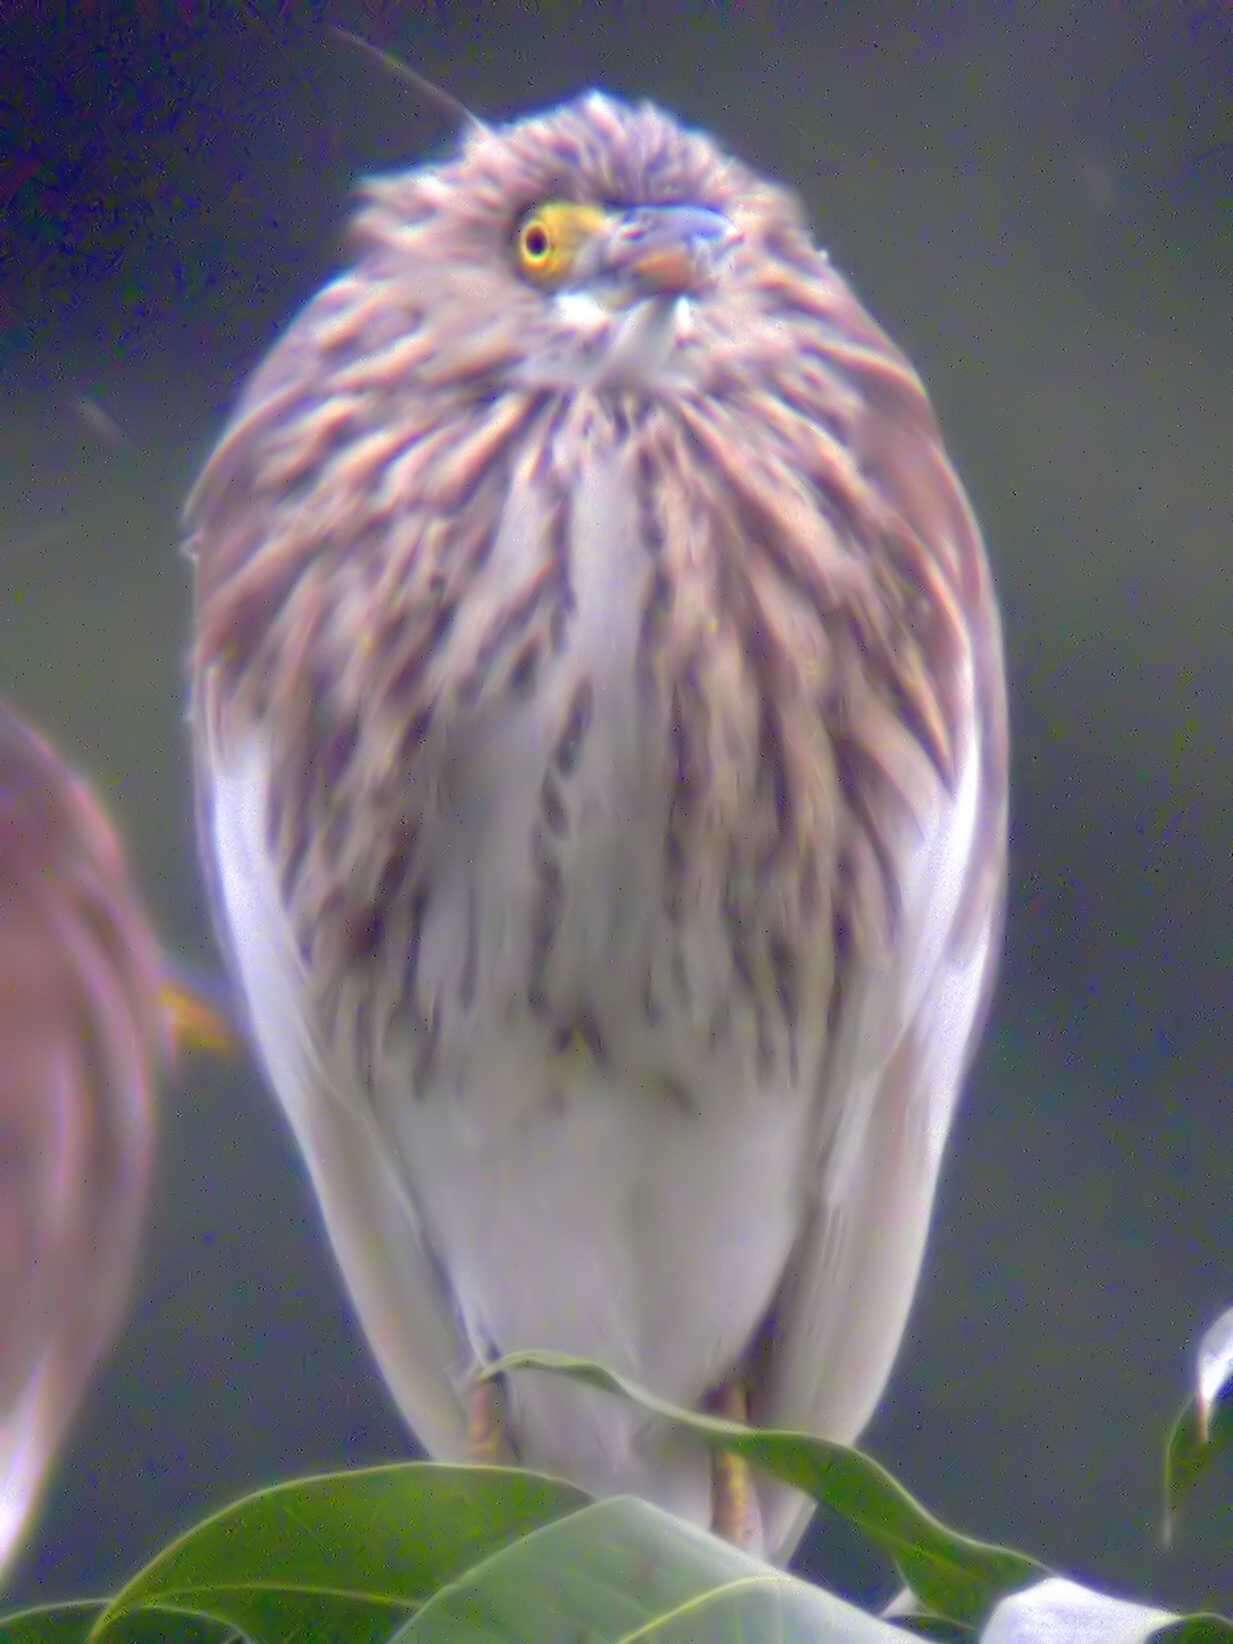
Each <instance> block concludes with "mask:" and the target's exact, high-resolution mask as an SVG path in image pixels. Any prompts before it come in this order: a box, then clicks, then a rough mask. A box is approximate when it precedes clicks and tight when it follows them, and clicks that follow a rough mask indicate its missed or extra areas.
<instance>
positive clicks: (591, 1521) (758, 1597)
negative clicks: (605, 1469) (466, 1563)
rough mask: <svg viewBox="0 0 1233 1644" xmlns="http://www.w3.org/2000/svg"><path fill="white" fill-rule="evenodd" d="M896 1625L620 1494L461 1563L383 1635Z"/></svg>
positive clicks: (833, 1638) (517, 1640)
mask: <svg viewBox="0 0 1233 1644" xmlns="http://www.w3.org/2000/svg"><path fill="white" fill-rule="evenodd" d="M905 1636H906V1635H905V1634H903V1633H900V1632H898V1631H896V1629H895V1628H893V1627H891V1626H889V1625H888V1624H887V1623H886V1622H884V1621H877V1620H875V1619H874V1618H873V1617H872V1616H867V1615H864V1614H863V1613H862V1612H861V1611H859V1610H856V1609H853V1607H852V1606H851V1605H849V1604H845V1603H844V1602H843V1600H842V1599H838V1598H835V1597H833V1596H832V1595H830V1594H829V1593H824V1592H821V1591H820V1590H819V1589H817V1588H815V1587H810V1586H808V1585H807V1584H806V1583H805V1582H803V1581H798V1580H796V1579H795V1577H793V1576H788V1575H785V1574H784V1573H783V1572H782V1571H780V1570H776V1569H774V1568H773V1567H772V1566H771V1565H769V1564H763V1563H761V1562H760V1561H759V1560H757V1559H754V1558H750V1557H749V1555H748V1554H747V1553H742V1552H740V1551H738V1549H737V1548H735V1547H732V1546H730V1545H729V1544H728V1543H727V1542H724V1541H720V1540H719V1539H718V1538H717V1537H715V1536H711V1535H707V1534H705V1533H704V1532H703V1531H701V1530H698V1529H695V1528H694V1527H693V1526H692V1525H688V1524H683V1523H682V1522H681V1521H680V1520H679V1519H676V1518H673V1517H672V1516H671V1515H670V1514H668V1513H665V1512H663V1511H662V1510H661V1509H660V1508H658V1507H652V1506H651V1505H650V1504H649V1503H648V1502H645V1501H639V1500H637V1499H636V1498H634V1497H632V1496H621V1497H617V1498H616V1499H613V1500H609V1501H602V1502H598V1503H596V1504H595V1505H594V1506H591V1507H587V1508H585V1509H583V1510H582V1511H581V1512H578V1513H575V1514H573V1515H572V1516H571V1517H570V1518H567V1519H560V1520H558V1521H557V1522H556V1523H554V1524H550V1525H548V1526H546V1527H545V1528H544V1529H542V1530H537V1531H536V1532H535V1533H534V1534H532V1535H529V1536H526V1537H524V1539H523V1540H521V1541H519V1542H516V1543H514V1544H513V1545H512V1546H508V1547H506V1548H504V1549H503V1550H502V1551H501V1552H499V1553H494V1554H493V1556H492V1557H491V1558H487V1559H485V1560H483V1561H482V1562H481V1563H479V1564H474V1565H472V1567H471V1568H470V1569H469V1570H468V1571H467V1572H466V1574H465V1575H463V1576H461V1577H460V1578H459V1579H458V1580H457V1581H455V1582H452V1583H450V1585H448V1586H447V1587H445V1588H443V1589H442V1591H441V1592H439V1593H438V1594H437V1596H436V1597H435V1598H433V1599H430V1600H429V1602H428V1603H426V1604H425V1605H424V1607H423V1608H422V1609H421V1610H420V1611H419V1613H418V1614H417V1615H416V1616H415V1617H414V1618H413V1619H412V1620H410V1621H408V1622H407V1623H406V1625H405V1626H404V1627H402V1628H400V1630H399V1631H398V1632H397V1633H396V1634H395V1635H394V1638H393V1639H392V1640H391V1644H524V1641H526V1640H535V1641H536V1644H540V1641H544V1644H547V1641H549V1640H569V1641H570V1644H575V1641H576V1644H633V1641H634V1640H638V1641H639V1644H652V1641H654V1644H698V1641H699V1640H700V1639H705V1640H706V1641H707V1644H728V1641H731V1644H737V1641H738V1640H739V1641H740V1644H758V1641H759V1640H762V1639H767V1640H774V1641H775V1644H806V1641H809V1644H814V1641H818V1640H827V1641H828V1644H904V1640H905Z"/></svg>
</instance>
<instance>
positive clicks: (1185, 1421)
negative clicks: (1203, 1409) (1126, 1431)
mask: <svg viewBox="0 0 1233 1644" xmlns="http://www.w3.org/2000/svg"><path fill="white" fill-rule="evenodd" d="M1230 1446H1233V1400H1229V1399H1225V1400H1223V1401H1222V1402H1221V1403H1219V1404H1217V1405H1216V1406H1215V1408H1214V1410H1213V1412H1212V1415H1211V1418H1210V1420H1209V1422H1208V1427H1207V1437H1206V1439H1204V1438H1203V1436H1202V1433H1201V1431H1200V1421H1199V1406H1198V1400H1197V1399H1187V1401H1186V1403H1185V1404H1184V1405H1183V1406H1182V1408H1181V1410H1180V1411H1179V1412H1178V1414H1177V1419H1176V1420H1175V1421H1174V1423H1173V1426H1172V1427H1171V1428H1170V1429H1169V1436H1168V1438H1167V1440H1166V1441H1165V1457H1164V1503H1165V1512H1164V1524H1163V1526H1162V1532H1163V1537H1164V1542H1165V1545H1166V1546H1168V1544H1169V1542H1170V1541H1171V1540H1172V1539H1173V1529H1174V1525H1175V1523H1176V1519H1177V1514H1178V1511H1179V1509H1180V1507H1181V1504H1182V1501H1183V1500H1184V1498H1185V1497H1186V1496H1187V1495H1188V1494H1189V1493H1190V1491H1191V1490H1192V1489H1193V1488H1194V1486H1195V1485H1196V1484H1197V1483H1198V1481H1199V1479H1201V1478H1202V1477H1203V1474H1204V1473H1206V1472H1207V1471H1208V1469H1209V1468H1210V1467H1211V1466H1212V1464H1213V1462H1215V1461H1216V1460H1217V1458H1218V1457H1219V1456H1220V1455H1222V1454H1223V1453H1224V1452H1225V1451H1227V1450H1228V1449H1229V1448H1230Z"/></svg>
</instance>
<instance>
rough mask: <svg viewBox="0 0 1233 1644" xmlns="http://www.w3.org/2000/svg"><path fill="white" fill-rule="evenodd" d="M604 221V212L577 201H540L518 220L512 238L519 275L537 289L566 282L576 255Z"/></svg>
mask: <svg viewBox="0 0 1233 1644" xmlns="http://www.w3.org/2000/svg"><path fill="white" fill-rule="evenodd" d="M606 221H607V216H606V214H605V212H604V211H603V210H602V209H601V208H600V207H599V206H594V205H585V204H582V203H581V202H579V201H576V200H542V201H541V202H540V203H539V205H537V206H533V207H532V209H531V210H530V211H528V212H527V213H526V215H525V216H523V217H522V218H521V220H520V221H519V223H518V226H517V228H516V229H515V230H514V236H513V256H514V262H515V264H516V265H517V268H518V272H519V273H520V274H521V275H522V276H523V277H524V278H525V279H528V280H530V281H532V282H533V283H534V284H535V285H539V286H556V285H560V284H561V283H562V281H564V280H566V279H568V278H569V275H570V272H571V270H572V269H573V268H574V267H575V265H576V263H577V261H578V257H579V253H580V252H581V251H582V250H583V248H584V247H585V245H586V243H587V241H588V240H590V239H591V238H592V236H594V235H595V234H598V233H599V232H600V230H601V229H602V228H603V227H604V224H605V223H606Z"/></svg>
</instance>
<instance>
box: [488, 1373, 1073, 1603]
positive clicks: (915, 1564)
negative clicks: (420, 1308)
mask: <svg viewBox="0 0 1233 1644" xmlns="http://www.w3.org/2000/svg"><path fill="white" fill-rule="evenodd" d="M515 1370H544V1371H549V1372H552V1373H554V1374H557V1375H567V1376H572V1377H573V1378H574V1379H575V1380H577V1381H583V1382H586V1383H588V1384H589V1385H590V1386H592V1387H598V1388H601V1389H602V1390H603V1391H604V1392H608V1393H615V1394H618V1395H620V1396H622V1397H624V1398H627V1399H632V1400H633V1402H634V1403H635V1404H638V1405H641V1406H642V1408H643V1409H645V1410H649V1411H652V1412H653V1413H654V1414H655V1415H658V1416H662V1417H664V1418H665V1419H666V1420H668V1421H673V1422H676V1423H677V1424H678V1425H680V1426H682V1427H687V1428H688V1429H689V1430H690V1431H691V1432H694V1433H697V1434H698V1436H699V1437H700V1438H703V1439H705V1440H706V1442H707V1443H708V1444H711V1445H713V1446H714V1447H715V1448H717V1449H723V1450H730V1451H732V1452H733V1453H734V1454H736V1455H740V1456H744V1457H745V1459H746V1460H747V1461H750V1462H752V1463H754V1464H755V1465H757V1466H759V1467H763V1468H765V1469H766V1471H767V1472H769V1473H773V1474H774V1475H775V1477H776V1478H779V1479H782V1480H783V1481H784V1483H786V1484H791V1485H794V1486H795V1487H796V1488H797V1489H798V1490H802V1491H804V1492H805V1494H806V1495H809V1496H812V1497H813V1499H814V1500H815V1501H818V1502H821V1503H824V1504H825V1505H826V1506H829V1507H832V1508H834V1510H835V1511H836V1512H839V1513H842V1514H843V1516H844V1517H845V1518H847V1519H849V1520H850V1521H851V1522H852V1523H853V1524H855V1525H857V1526H858V1528H860V1529H861V1530H863V1531H864V1532H865V1534H866V1535H868V1536H869V1538H870V1539H871V1540H872V1541H874V1542H876V1543H877V1544H878V1545H879V1546H880V1547H881V1548H883V1550H884V1551H885V1552H886V1553H887V1554H889V1556H890V1557H891V1558H892V1559H893V1560H894V1562H895V1564H896V1565H897V1566H898V1568H899V1571H900V1574H901V1575H902V1576H903V1578H904V1580H905V1581H906V1582H907V1583H908V1585H909V1586H910V1587H911V1588H912V1591H913V1592H914V1593H915V1594H916V1595H917V1596H918V1598H920V1599H921V1601H922V1602H923V1604H924V1605H925V1607H926V1608H927V1609H929V1610H931V1611H933V1612H935V1613H936V1614H937V1615H939V1616H942V1617H944V1618H946V1619H947V1620H950V1621H957V1622H961V1623H963V1624H964V1625H966V1626H973V1627H975V1626H979V1625H980V1624H981V1623H982V1622H983V1621H984V1620H985V1618H986V1617H987V1616H988V1614H989V1612H990V1610H991V1609H992V1608H993V1606H994V1605H995V1604H997V1603H998V1602H999V1600H1001V1599H1003V1598H1005V1597H1006V1596H1007V1595H1008V1594H1010V1593H1013V1592H1017V1591H1018V1590H1019V1589H1020V1588H1021V1587H1024V1586H1026V1585H1028V1584H1029V1583H1030V1582H1033V1581H1039V1580H1040V1579H1041V1578H1042V1577H1043V1576H1045V1575H1047V1574H1048V1572H1047V1571H1046V1570H1045V1569H1044V1568H1043V1567H1042V1566H1041V1565H1040V1564H1038V1563H1036V1561H1035V1560H1034V1559H1031V1558H1028V1557H1026V1556H1025V1555H1024V1554H1023V1553H1016V1552H1013V1551H1012V1550H1011V1549H1010V1548H1008V1547H997V1546H993V1545H992V1544H990V1543H988V1542H982V1541H975V1540H973V1539H972V1538H971V1537H970V1536H963V1535H960V1534H958V1532H957V1531H954V1530H950V1529H948V1528H947V1527H946V1525H944V1524H942V1523H941V1522H940V1521H939V1520H938V1519H936V1518H934V1517H933V1515H932V1514H931V1513H929V1512H927V1511H926V1510H925V1508H924V1507H922V1506H921V1505H920V1503H919V1502H918V1501H916V1500H914V1499H913V1497H912V1496H911V1495H909V1494H908V1492H907V1491H906V1490H905V1489H904V1488H903V1486H902V1485H900V1484H898V1483H897V1482H896V1481H895V1479H893V1478H892V1477H891V1475H890V1474H889V1473H888V1472H887V1471H886V1469H885V1468H884V1467H882V1466H880V1465H879V1463H878V1462H876V1461H874V1460H873V1459H872V1457H870V1456H866V1455H862V1454H861V1452H860V1451H859V1450H852V1449H849V1448H848V1446H847V1445H843V1444H831V1443H829V1442H827V1441H826V1440H825V1439H818V1438H813V1437H811V1436H810V1435H809V1434H807V1433H786V1432H773V1431H771V1430H769V1429H764V1428H756V1427H742V1426H740V1425H739V1424H738V1423H736V1422H730V1421H721V1420H720V1419H719V1418H718V1417H715V1416H703V1415H698V1414H697V1413H696V1412H694V1411H691V1410H680V1409H678V1408H677V1407H676V1406H675V1405H672V1404H668V1403H666V1402H665V1401H664V1400H663V1399H659V1398H656V1397H655V1395H654V1394H653V1393H649V1392H647V1391H646V1389H645V1388H643V1387H639V1386H638V1385H637V1383H635V1382H632V1381H629V1380H628V1379H627V1378H626V1377H624V1376H618V1375H616V1374H615V1373H614V1372H612V1371H610V1370H606V1369H605V1368H604V1367H603V1365H600V1364H595V1363H594V1362H592V1361H591V1360H589V1359H576V1358H573V1357H571V1356H570V1355H569V1354H567V1353H546V1352H531V1353H511V1354H508V1355H507V1356H506V1357H505V1358H503V1359H499V1360H498V1361H497V1362H496V1363H495V1364H492V1365H490V1366H489V1367H488V1369H487V1372H486V1373H487V1375H489V1376H496V1375H504V1374H507V1373H509V1372H511V1371H515Z"/></svg>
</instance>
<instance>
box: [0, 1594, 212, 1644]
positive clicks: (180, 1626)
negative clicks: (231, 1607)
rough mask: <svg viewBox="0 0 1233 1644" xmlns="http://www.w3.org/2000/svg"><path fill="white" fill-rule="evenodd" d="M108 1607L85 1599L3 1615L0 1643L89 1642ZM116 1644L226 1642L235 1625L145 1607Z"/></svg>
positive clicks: (121, 1626) (120, 1629) (121, 1628)
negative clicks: (225, 1624) (230, 1625)
mask: <svg viewBox="0 0 1233 1644" xmlns="http://www.w3.org/2000/svg"><path fill="white" fill-rule="evenodd" d="M106 1608H107V1601H106V1599H101V1598H100V1599H94V1598H91V1599H84V1600H82V1601H80V1602H78V1603H73V1604H40V1605H39V1606H38V1607H37V1608H36V1609H32V1610H15V1611H14V1612H13V1614H12V1615H6V1616H0V1644H86V1640H87V1639H88V1638H89V1636H90V1633H91V1631H92V1629H93V1627H94V1625H95V1623H96V1622H97V1621H98V1619H99V1617H100V1616H101V1615H102V1613H103V1611H104V1610H105V1609H106ZM111 1637H112V1638H113V1639H114V1640H115V1641H116V1644H227V1641H228V1640H231V1639H234V1638H235V1633H234V1631H233V1629H232V1628H230V1627H224V1626H220V1625H219V1624H218V1623H217V1622H214V1621H203V1620H202V1619H201V1618H200V1617H199V1616H192V1615H174V1614H172V1613H171V1612H170V1611H168V1610H145V1611H143V1612H142V1613H141V1614H140V1615H130V1616H125V1618H124V1620H123V1621H122V1622H120V1623H118V1624H117V1627H116V1630H115V1631H114V1632H113V1633H112V1634H111Z"/></svg>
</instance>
